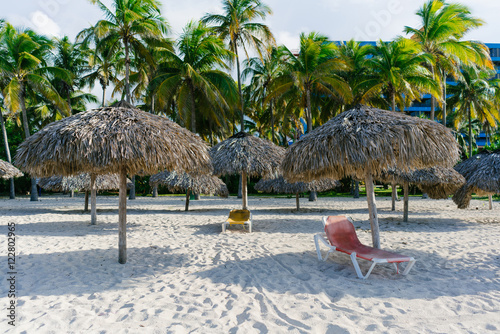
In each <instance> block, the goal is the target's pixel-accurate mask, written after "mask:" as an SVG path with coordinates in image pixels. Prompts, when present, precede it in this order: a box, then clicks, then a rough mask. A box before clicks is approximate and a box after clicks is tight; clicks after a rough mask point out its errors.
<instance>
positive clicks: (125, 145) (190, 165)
mask: <svg viewBox="0 0 500 334" xmlns="http://www.w3.org/2000/svg"><path fill="white" fill-rule="evenodd" d="M16 162H17V164H18V165H19V166H20V168H21V170H24V171H26V172H28V173H30V174H31V175H35V176H38V177H44V176H51V175H63V176H64V175H77V174H80V173H89V174H90V175H91V184H92V186H91V189H92V192H95V190H96V182H95V180H96V175H100V174H112V173H119V175H120V195H119V196H120V201H119V202H120V204H119V219H118V221H119V222H118V230H119V257H118V261H119V262H120V263H125V262H126V219H127V218H126V214H127V206H126V205H127V204H126V203H127V198H126V196H127V174H130V175H133V174H138V173H143V174H148V173H150V174H154V173H156V172H157V171H158V169H170V170H179V171H193V172H194V173H196V172H197V171H198V172H202V173H210V172H211V171H212V166H211V163H210V156H209V154H208V151H207V145H206V143H205V142H204V141H202V140H201V139H200V138H199V137H198V136H196V135H194V134H193V133H191V132H190V131H188V130H186V129H184V128H182V127H180V126H179V125H177V124H175V123H174V122H171V121H169V120H167V119H166V118H164V117H160V116H157V115H153V114H149V113H146V112H143V111H141V110H138V109H135V108H133V107H132V106H131V105H130V104H127V103H122V104H121V105H117V106H112V107H105V108H99V109H94V110H90V111H86V112H82V113H79V114H76V115H74V116H71V117H67V118H64V119H62V120H60V121H57V122H54V123H52V124H49V125H47V126H46V127H45V128H43V129H42V130H40V131H39V132H37V133H35V134H34V135H32V136H31V137H29V138H28V139H26V140H25V141H24V142H23V143H22V144H21V145H20V146H19V149H18V151H17V154H16Z"/></svg>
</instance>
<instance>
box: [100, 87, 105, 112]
mask: <svg viewBox="0 0 500 334" xmlns="http://www.w3.org/2000/svg"><path fill="white" fill-rule="evenodd" d="M105 101H106V86H105V85H102V103H101V107H104V103H105Z"/></svg>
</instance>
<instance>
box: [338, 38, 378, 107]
mask: <svg viewBox="0 0 500 334" xmlns="http://www.w3.org/2000/svg"><path fill="white" fill-rule="evenodd" d="M337 53H338V57H339V58H340V59H342V60H343V61H344V62H345V63H346V64H347V66H348V70H345V71H342V72H340V76H341V77H342V78H344V80H345V81H346V82H347V84H348V85H349V87H351V91H352V102H351V103H350V104H349V105H347V106H346V107H345V108H346V109H350V107H353V106H355V105H357V104H359V103H364V104H368V103H369V102H370V100H373V99H374V98H377V97H378V94H376V93H378V92H374V91H373V86H374V85H373V82H372V81H369V80H368V79H369V78H370V75H371V72H370V67H369V59H370V58H372V57H373V56H374V54H375V48H374V47H373V46H372V45H370V44H365V45H362V44H361V43H360V42H357V41H354V40H350V41H348V42H346V43H340V45H339V47H338V51H337ZM370 83H371V84H372V85H371V86H369V85H367V84H370Z"/></svg>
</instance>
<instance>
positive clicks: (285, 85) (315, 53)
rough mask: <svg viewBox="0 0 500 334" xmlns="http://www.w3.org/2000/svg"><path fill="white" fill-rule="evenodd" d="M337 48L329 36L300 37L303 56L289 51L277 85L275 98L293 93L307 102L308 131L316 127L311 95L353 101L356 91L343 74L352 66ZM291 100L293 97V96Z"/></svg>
mask: <svg viewBox="0 0 500 334" xmlns="http://www.w3.org/2000/svg"><path fill="white" fill-rule="evenodd" d="M336 53H337V46H336V45H335V44H333V43H331V42H330V41H329V40H328V38H327V37H326V36H323V35H321V34H318V33H316V32H312V33H310V34H308V35H306V34H304V33H302V34H301V35H300V50H299V54H298V55H295V54H293V53H292V52H291V51H290V50H288V49H286V50H285V54H286V57H287V62H286V70H285V72H284V74H283V75H282V76H281V78H279V79H277V80H276V82H275V84H273V89H272V90H273V93H272V94H271V96H272V97H274V96H276V97H279V96H283V95H286V94H290V93H293V94H294V95H295V98H299V99H300V101H303V103H304V104H303V107H305V109H306V112H305V116H306V121H307V132H310V131H311V130H312V127H313V111H312V104H311V95H312V94H318V95H323V96H326V97H327V98H328V99H330V100H334V99H337V100H339V101H342V102H350V101H351V99H352V92H351V89H350V87H349V85H348V84H347V83H346V82H345V80H344V79H342V77H341V76H340V75H339V72H340V71H342V70H346V69H347V68H348V67H347V65H346V64H345V63H344V61H342V60H341V59H339V58H338V57H337V56H336ZM290 97H291V96H290Z"/></svg>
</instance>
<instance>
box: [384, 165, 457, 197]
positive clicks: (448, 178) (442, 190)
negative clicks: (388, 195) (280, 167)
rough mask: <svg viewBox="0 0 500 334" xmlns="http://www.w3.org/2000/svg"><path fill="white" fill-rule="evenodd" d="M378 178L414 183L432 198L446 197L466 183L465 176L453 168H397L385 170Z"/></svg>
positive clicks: (385, 180) (401, 182)
mask: <svg viewBox="0 0 500 334" xmlns="http://www.w3.org/2000/svg"><path fill="white" fill-rule="evenodd" d="M377 179H378V180H380V181H382V182H386V183H390V182H395V183H397V184H404V183H405V182H407V183H409V184H414V185H416V186H417V187H419V188H420V189H421V190H422V191H423V192H425V193H427V194H428V195H429V197H430V198H432V199H446V198H448V196H450V195H452V194H454V193H455V192H456V191H457V190H458V188H460V187H461V186H462V185H463V184H464V183H465V178H464V177H463V176H462V175H460V173H458V172H457V171H455V170H454V169H453V168H444V167H430V168H423V169H417V170H413V171H409V172H402V171H400V170H396V169H390V170H388V171H384V172H383V173H382V174H381V175H380V176H379V177H377Z"/></svg>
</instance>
